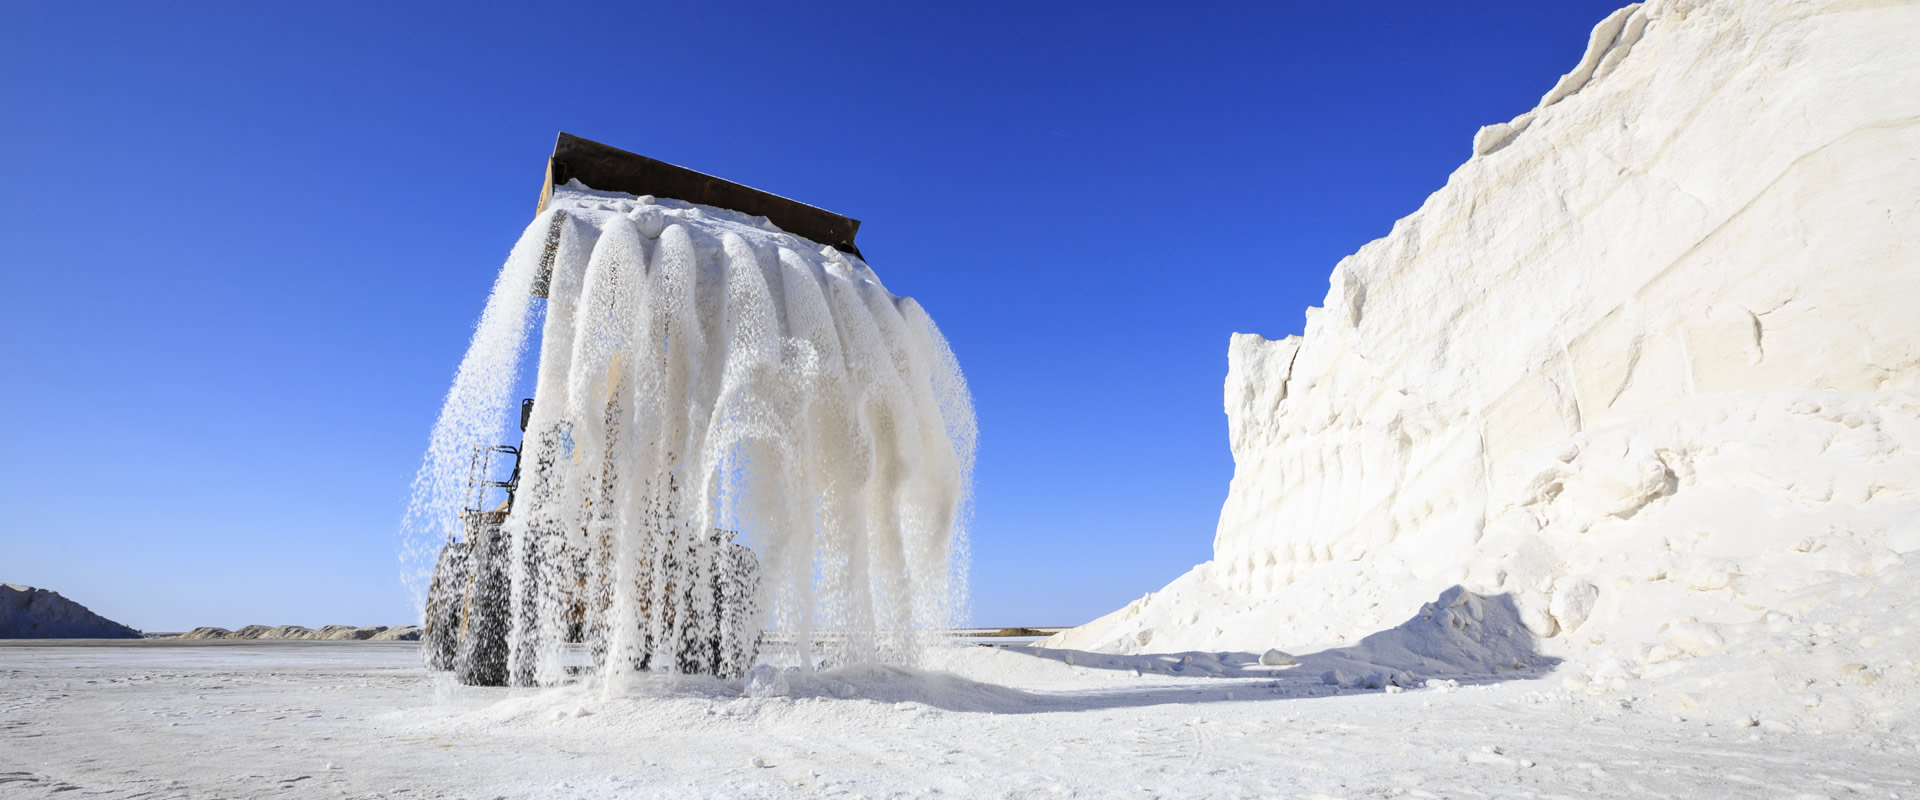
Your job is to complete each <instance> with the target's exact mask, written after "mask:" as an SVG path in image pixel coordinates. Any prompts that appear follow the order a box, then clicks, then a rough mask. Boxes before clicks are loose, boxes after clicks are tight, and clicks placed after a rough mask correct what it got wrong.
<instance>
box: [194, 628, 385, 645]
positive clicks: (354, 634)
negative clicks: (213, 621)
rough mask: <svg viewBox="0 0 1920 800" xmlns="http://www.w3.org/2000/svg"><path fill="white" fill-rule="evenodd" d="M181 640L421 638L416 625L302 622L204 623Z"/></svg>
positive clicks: (334, 640) (339, 640) (383, 640)
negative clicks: (236, 626)
mask: <svg viewBox="0 0 1920 800" xmlns="http://www.w3.org/2000/svg"><path fill="white" fill-rule="evenodd" d="M177 638H181V639H246V640H253V639H267V640H291V641H333V642H343V641H366V642H411V641H416V640H418V639H419V638H420V627H419V626H417V625H396V626H393V627H388V626H386V625H368V626H363V627H356V626H353V625H323V626H321V627H319V628H308V627H304V626H301V625H272V626H270V625H248V626H246V627H243V628H240V629H239V630H231V631H230V630H227V629H226V628H215V627H210V626H203V627H199V628H194V629H193V630H190V631H187V632H186V633H183V634H180V636H179V637H177Z"/></svg>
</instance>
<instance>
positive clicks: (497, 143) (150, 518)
mask: <svg viewBox="0 0 1920 800" xmlns="http://www.w3.org/2000/svg"><path fill="white" fill-rule="evenodd" d="M1617 4H1618V3H1617V0H1603V1H1602V2H1587V1H1585V0H1580V1H1574V0H1551V2H1548V1H1546V0H1527V1H1526V2H1516V1H1514V0H1497V1H1496V0H1483V1H1482V2H1474V3H1466V2H1413V1H1412V0H1408V2H1398V3H1395V2H1353V3H1312V4H1306V3H1298V4H1296V3H1278V2H1268V3H1249V4H1243V5H1235V4H1231V3H1228V4H1220V3H1197V4H1168V3H1144V4H1137V5H1128V4H1123V3H1111V2H1101V3H1093V2H1088V3H1079V2H1059V3H1020V4H1015V3H964V4H962V3H951V4H939V3H873V4H868V5H865V6H861V5H853V4H835V3H826V4H821V3H782V4H767V5H765V6H758V7H756V6H754V5H746V4H740V5H736V4H722V3H645V4H622V3H599V4H594V3H585V4H580V3H576V4H568V5H565V6H552V7H541V6H538V5H536V4H532V3H523V2H522V3H510V4H509V3H493V4H487V3H481V4H472V3H462V4H455V3H425V2H421V3H380V4H375V3H324V4H323V3H304V4H293V3H245V4H242V3H233V4H226V5H219V4H200V3H196V4H177V3H140V4H104V3H88V2H78V3H8V4H5V7H4V8H3V9H0V154H3V155H0V269H4V271H5V272H4V274H5V283H6V286H7V291H8V292H9V294H10V296H11V297H12V298H13V300H12V301H11V302H9V303H7V304H6V305H7V307H6V309H5V311H4V313H0V341H3V342H4V348H5V349H4V352H5V362H4V363H5V369H4V373H0V374H4V376H5V377H6V381H5V385H4V386H5V388H4V391H0V419H4V420H5V422H6V429H7V432H8V435H7V436H6V446H5V451H4V454H3V455H0V493H3V494H0V501H4V510H3V513H0V582H12V583H28V584H33V585H38V586H44V587H49V588H53V589H56V590H59V591H61V592H62V593H64V594H66V595H67V596H69V597H72V598H74V599H76V600H78V601H80V602H82V603H85V604H87V605H89V606H91V607H92V608H94V609H95V610H97V611H100V612H101V613H104V614H106V615H108V616H110V617H113V618H116V619H119V620H121V621H124V622H126V623H128V624H131V625H134V626H136V627H141V628H145V629H148V630H181V629H185V628H188V627H192V626H195V625H222V626H227V627H235V626H238V625H242V624H248V623H264V624H290V623H291V624H304V625H320V624H325V623H351V624H393V623H397V622H402V621H407V620H408V617H409V616H410V614H411V606H410V603H409V602H408V600H407V599H406V596H405V594H404V593H403V591H402V589H401V586H400V581H399V577H398V574H399V557H398V548H399V541H398V535H397V533H396V531H397V528H398V523H399V520H400V517H401V514H402V512H403V510H404V508H405V504H406V500H407V493H408V484H409V481H410V480H411V478H412V476H413V473H414V470H415V469H416V468H417V467H418V465H419V461H420V455H421V452H422V449H423V448H424V446H425V444H426V437H427V430H428V427H429V425H431V424H432V422H433V418H434V415H435V413H436V411H437V410H438V408H439V404H440V401H441V398H442V396H443V394H444V392H445V391H446V387H447V385H448V382H449V380H450V378H451V376H452V373H453V369H454V367H455V366H456V365H457V363H458V361H459V358H460V355H461V353H462V352H463V351H464V349H465V347H466V342H467V337H468V335H469V333H470V332H471V329H472V325H473V322H474V320H475V319H476V318H477V317H478V314H479V311H480V306H481V303H482V300H483V299H484V297H485V295H486V292H487V290H488V288H489V285H490V283H491V281H492V279H493V276H494V273H495V272H496V271H497V269H498V268H499V265H500V262H501V260H502V258H503V257H504V255H505V254H506V251H507V248H508V247H509V246H510V245H511V243H512V242H513V241H514V239H515V237H516V236H517V235H518V234H519V232H520V230H521V228H522V227H523V226H524V225H525V224H526V223H527V222H528V220H529V219H530V218H531V216H532V213H533V207H534V203H535V200H536V197H537V194H538V191H539V181H540V177H541V171H542V169H543V166H544V159H545V157H546V154H547V153H548V151H549V150H550V148H551V146H552V141H553V136H554V133H555V132H556V131H560V130H565V131H568V132H571V133H576V134H579V135H582V136H586V137H589V138H593V139H598V140H601V141H604V142H607V143H610V144H614V145H616V146H619V147H623V148H626V149H629V150H634V151H637V152H641V153H646V154H648V155H652V156H654V157H657V158H662V159H665V160H668V161H672V162H676V163H680V164H684V165H687V166H690V167H693V168H695V169H699V170H702V171H706V172H710V173H714V174H718V175H721V176H725V177H729V178H732V179H734V180H738V181H741V182H744V183H748V184H751V185H754V186H758V187H762V188H765V189H768V190H772V191H776V192H779V193H781V194H785V195H788V196H791V197H794V198H797V199H800V200H803V201H806V202H809V203H813V204H815V205H819V206H822V207H825V208H829V209H832V210H834V211H837V212H840V213H843V214H847V215H849V216H853V217H857V218H859V219H861V220H863V221H864V226H863V227H862V229H861V236H860V244H861V247H862V249H863V250H864V251H865V252H866V253H867V254H868V256H869V257H870V259H871V263H873V265H874V267H875V269H876V270H878V271H879V273H880V274H881V276H882V277H883V279H884V280H885V281H886V283H887V285H888V287H889V288H891V289H893V291H895V292H896V293H899V294H905V295H911V296H914V297H916V298H918V299H919V300H920V301H921V302H922V303H923V304H924V305H925V306H926V307H927V309H928V310H929V311H930V312H931V313H932V314H933V316H934V318H935V319H936V320H937V321H938V322H939V323H940V325H941V327H942V328H943V329H944V330H945V332H946V334H947V336H948V338H949V339H950V340H951V341H952V343H953V347H954V350H955V351H956V353H957V354H958V355H959V358H960V362H961V364H962V366H963V367H964V369H965V370H966V373H967V377H968V379H969V380H970V381H971V383H972V387H973V392H974V400H975V403H976V404H977V407H978V413H979V419H980V430H981V442H980V461H979V470H978V473H977V475H976V476H975V477H976V490H977V496H978V509H977V518H976V521H975V522H976V524H975V527H974V531H973V553H974V563H973V577H974V587H973V588H974V598H975V600H974V606H975V618H976V620H977V621H978V622H979V623H981V624H996V625H997V624H1008V625H1012V624H1024V625H1057V624H1073V623H1079V622H1083V621H1086V620H1088V619H1091V618H1092V617H1095V616H1098V615H1099V614H1102V613H1105V612H1107V611H1110V610H1112V609H1115V608H1117V607H1119V606H1121V605H1123V604H1125V603H1126V602H1128V601H1130V600H1132V599H1133V598H1135V597H1138V596H1139V595H1141V594H1142V593H1145V592H1147V591H1151V590H1154V589H1158V588H1159V587H1161V586H1162V585H1164V584H1165V583H1166V582H1167V581H1169V580H1171V579H1172V578H1174V577H1176V576H1178V575H1179V574H1180V573H1182V572H1184V571H1186V570H1187V569H1188V568H1189V567H1191V566H1192V565H1193V564H1195V563H1198V562H1200V561H1203V560H1205V559H1207V558H1208V557H1209V554H1210V552H1211V548H1212V541H1213V532H1214V524H1215V521H1216V517H1217V515H1218V513H1219V509H1220V503H1221V501H1222V500H1223V499H1224V498H1225V496H1226V490H1227V480H1228V478H1229V477H1230V476H1231V474H1232V469H1233V462H1232V456H1231V454H1230V453H1229V451H1228V449H1227V437H1226V419H1225V417H1224V416H1223V414H1222V411H1221V380H1222V378H1223V376H1224V375H1225V372H1226V347H1227V337H1228V334H1230V333H1232V332H1234V331H1251V332H1257V333H1260V334H1263V335H1266V336H1269V337H1278V336H1282V335H1286V334H1291V333H1297V332H1299V330H1300V327H1301V323H1302V316H1301V312H1302V310H1303V309H1304V308H1306V307H1307V306H1309V305H1317V304H1318V303H1319V302H1320V301H1321V300H1322V298H1324V296H1325V294H1326V286H1327V284H1326V278H1327V274H1328V272H1329V271H1330V270H1331V269H1332V267H1333V265H1334V263H1335V262H1336V261H1338V260H1339V258H1340V257H1342V256H1344V255H1346V254H1348V253H1351V252H1353V251H1354V250H1355V249H1357V248H1358V247H1359V246H1360V245H1362V244H1364V243H1366V242H1367V241H1368V240H1371V239H1374V238H1377V237H1379V236H1381V235H1383V234H1385V233H1386V232H1387V230H1388V228H1389V227H1390V226H1391V225H1392V223H1393V221H1394V220H1395V219H1397V218H1399V217H1401V216H1403V215H1405V214H1407V213H1408V212H1410V211H1412V210H1414V209H1415V208H1416V207H1418V206H1419V204H1420V202H1421V201H1422V200H1423V199H1424V198H1425V197H1426V195H1427V194H1428V193H1430V192H1432V191H1433V190H1434V189H1437V188H1439V187H1440V185H1441V184H1442V183H1444V182H1445V180H1446V177H1447V175H1448V173H1450V172H1451V171H1452V170H1453V169H1454V168H1455V167H1456V166H1458V165H1459V164H1460V163H1461V162H1462V161H1464V160H1465V159H1466V157H1467V155H1468V152H1469V144H1470V142H1471V139H1472V136H1473V133H1474V131H1475V130H1476V129H1477V128H1478V127H1479V126H1480V125H1484V124H1487V123H1491V122H1498V121H1504V120H1506V119H1509V118H1511V117H1513V116H1514V115H1516V114H1519V113H1521V112H1523V111H1525V110H1527V109H1529V108H1531V107H1532V106H1533V104H1534V103H1535V102H1536V101H1537V100H1538V99H1539V96H1540V95H1541V94H1543V93H1544V92H1545V91H1546V90H1547V89H1548V88H1550V87H1551V86H1552V85H1553V83H1554V81H1555V80H1556V79H1557V78H1558V77H1559V75H1560V73H1562V72H1564V71H1566V70H1567V69H1570V68H1571V67H1572V66H1573V65H1574V63H1575V62H1576V61H1577V60H1578V58H1579V56H1580V53H1581V50H1582V48H1583V47H1584V46H1585V42H1586V36H1587V32H1588V30H1589V29H1591V27H1592V26H1593V24H1594V23H1596V22H1598V21H1599V20H1600V19H1601V18H1602V17H1604V16H1605V15H1606V14H1607V13H1608V12H1609V11H1610V10H1612V8H1614V7H1615V6H1616V5H1617Z"/></svg>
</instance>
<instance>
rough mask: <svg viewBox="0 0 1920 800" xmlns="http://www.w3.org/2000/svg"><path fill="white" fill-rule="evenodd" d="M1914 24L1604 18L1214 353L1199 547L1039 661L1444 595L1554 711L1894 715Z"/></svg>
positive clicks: (1891, 722) (1767, 718)
mask: <svg viewBox="0 0 1920 800" xmlns="http://www.w3.org/2000/svg"><path fill="white" fill-rule="evenodd" d="M1917 36H1920V6H1914V5H1911V4H1909V5H1903V6H1889V7H1872V8H1869V7H1864V6H1859V5H1856V4H1846V3H1839V2H1825V1H1812V0H1809V1H1805V2H1779V3H1704V2H1696V1H1694V0H1655V1H1654V2H1649V3H1645V4H1637V5H1633V6H1629V7H1627V8H1625V9H1622V10H1621V11H1619V12H1617V13H1615V14H1613V15H1612V16H1610V17H1608V18H1607V20H1605V21H1604V22H1602V23H1601V24H1600V25H1599V26H1597V27H1596V28H1595V30H1594V35H1593V38H1592V44H1591V46H1590V47H1589V49H1588V51H1587V53H1586V54H1585V55H1584V56H1583V57H1582V59H1581V60H1580V62H1579V64H1578V65H1577V67H1576V68H1575V69H1574V70H1573V71H1572V72H1570V73H1568V75H1566V76H1565V77H1563V78H1562V79H1561V81H1560V82H1559V84H1558V85H1556V86H1555V87H1554V88H1553V89H1552V91H1550V92H1549V93H1548V94H1547V95H1546V96H1545V97H1543V98H1542V100H1541V102H1540V104H1539V105H1538V106H1537V107H1536V108H1534V109H1533V110H1532V111H1529V112H1527V113H1526V114H1523V115H1521V116H1520V117H1518V118H1516V119H1514V120H1512V121H1511V122H1507V123H1502V124H1499V125H1494V126H1489V127H1488V128H1486V129H1483V130H1482V131H1481V132H1480V133H1479V134H1478V135H1477V136H1476V137H1475V139H1474V147H1473V151H1474V156H1473V157H1472V158H1471V159H1470V160H1469V161H1468V162H1467V163H1466V164H1465V165H1463V166H1462V167H1460V168H1459V169H1458V170H1457V171H1456V172H1455V173H1454V174H1453V175H1452V177H1451V178H1450V179H1449V181H1448V183H1447V185H1446V186H1445V187H1444V188H1442V189H1441V190H1440V191H1438V192H1436V193H1435V194H1434V195H1433V196H1431V197H1429V198H1428V199H1427V201H1426V203H1425V204H1424V205H1422V207H1421V208H1420V209H1419V210H1418V211H1417V212H1415V213H1414V214H1412V215H1410V216H1408V217H1406V218H1404V219H1402V220H1400V221H1399V222H1398V223H1396V224H1395V225H1394V228H1393V230H1392V232H1391V233H1390V234H1389V235H1388V236H1387V237H1385V238H1383V239H1380V240H1377V241H1374V242H1372V243H1369V244H1368V245H1366V246H1365V247H1364V248H1362V249H1361V250H1360V252H1358V253H1356V254H1354V255H1352V256H1350V257H1348V258H1346V259H1344V260H1342V261H1341V262H1340V264H1339V265H1338V266H1336V267H1335V269H1334V271H1333V275H1332V278H1331V288H1330V290H1329V292H1328V295H1327V299H1326V304H1325V307H1323V308H1314V309H1309V310H1308V312H1307V323H1306V329H1305V330H1306V332H1305V334H1304V335H1303V336H1291V337H1287V338H1285V339H1283V340H1280V341H1268V340H1266V339H1263V338H1261V337H1258V336H1253V335H1246V334H1236V335H1235V336H1234V338H1233V341H1232V344H1231V346H1230V348H1229V352H1228V364H1229V367H1228V376H1227V383H1226V409H1227V416H1228V429H1229V433H1230V437H1231V441H1232V447H1233V453H1234V459H1235V465H1236V469H1235V474H1234V477H1233V482H1232V485H1231V487H1230V489H1229V493H1228V497H1227V501H1226V504H1225V506H1224V507H1223V508H1222V510H1221V517H1220V524H1219V529H1218V532H1217V534H1216V537H1215V540H1214V559H1213V560H1212V561H1210V562H1208V563H1205V564H1202V565H1200V566H1198V567H1195V568H1194V569H1193V570H1192V571H1191V572H1189V573H1187V574H1186V575H1184V576H1181V577H1180V578H1179V579H1177V580H1175V581H1174V582H1173V583H1172V584H1171V585H1169V586H1168V587H1167V588H1166V589H1164V590H1162V591H1160V592H1157V593H1154V594H1150V595H1148V596H1146V597H1144V598H1142V599H1140V600H1139V601H1136V602H1135V603H1133V604H1131V605H1129V606H1127V607H1126V608H1124V609H1121V610H1120V611H1117V612H1115V613H1113V614H1111V615H1108V616H1107V617H1104V618H1102V619H1100V620H1097V621H1095V622H1093V623H1091V624H1089V625H1087V626H1084V627H1082V628H1078V629H1075V630H1072V631H1067V632H1064V633H1062V634H1060V635H1058V636H1056V637H1054V639H1052V640H1050V642H1049V643H1050V644H1052V645H1054V646H1059V647H1072V648H1082V649H1092V650H1103V651H1109V652H1121V653H1132V652H1145V651H1149V650H1160V651H1164V650H1169V649H1173V650H1178V649H1196V650H1198V649H1224V648H1235V649H1244V650H1248V651H1252V652H1259V651H1261V650H1264V649H1265V648H1268V647H1280V648H1282V649H1284V650H1287V651H1289V652H1296V653H1297V652H1303V650H1304V649H1307V648H1308V646H1338V645H1343V644H1346V643H1348V642H1352V641H1355V640H1358V639H1360V638H1361V637H1363V636H1366V635H1367V634H1369V633H1373V632H1376V631H1382V630H1385V629H1388V628H1390V627H1392V626H1394V625H1396V624H1398V623H1399V622H1400V621H1401V620H1404V619H1405V618H1406V615H1407V614H1408V613H1409V612H1411V611H1412V610H1413V609H1416V608H1420V607H1421V606H1422V605H1423V604H1424V603H1428V602H1432V601H1433V600H1434V599H1435V598H1436V597H1439V596H1441V594H1442V593H1443V592H1446V591H1448V590H1449V589H1450V588H1451V587H1456V586H1457V587H1461V588H1462V589H1463V590H1465V591H1468V592H1471V593H1473V594H1475V595H1476V596H1482V597H1486V598H1505V599H1506V601H1509V602H1511V603H1512V607H1513V608H1514V610H1515V613H1516V614H1517V616H1518V619H1519V620H1520V622H1521V623H1522V626H1523V629H1522V630H1519V631H1515V632H1514V634H1513V635H1514V636H1517V637H1523V638H1526V639H1530V640H1535V641H1534V642H1533V644H1531V645H1529V646H1530V647H1532V648H1537V650H1538V651H1539V652H1540V653H1542V654H1545V655H1547V656H1550V657H1553V658H1561V659H1565V660H1566V663H1565V664H1563V665H1562V666H1561V667H1560V668H1559V669H1558V670H1557V673H1556V674H1555V679H1554V680H1552V681H1551V682H1550V683H1551V684H1552V686H1551V688H1552V689H1553V690H1554V691H1557V692H1561V693H1563V694H1564V695H1565V696H1567V697H1577V698H1585V697H1595V698H1599V699H1603V700H1605V699H1608V698H1611V700H1609V702H1612V701H1622V702H1628V703H1631V704H1634V705H1635V707H1637V708H1640V709H1642V710H1649V711H1654V712H1657V713H1662V714H1667V713H1672V714H1676V715H1681V716H1685V717H1688V718H1696V717H1697V718H1700V719H1704V720H1719V721H1729V722H1735V723H1739V724H1757V723H1759V722H1769V723H1771V724H1770V726H1771V727H1775V728H1777V727H1780V726H1786V727H1794V728H1801V729H1824V730H1835V729H1841V728H1851V727H1866V728H1895V729H1903V728H1904V727H1905V726H1910V725H1912V724H1913V723H1912V722H1909V721H1908V720H1912V719H1920V715H1916V714H1915V711H1917V710H1920V694H1916V693H1915V690H1914V688H1913V687H1914V685H1915V678H1916V675H1917V673H1916V670H1915V662H1916V660H1920V642H1917V641H1916V640H1915V639H1916V637H1914V636H1913V635H1912V631H1913V630H1914V628H1915V625H1916V623H1920V604H1916V603H1915V598H1916V594H1917V593H1920V582H1916V580H1915V577H1916V570H1920V556H1917V555H1916V552H1920V315H1916V314H1914V313H1913V310H1912V301H1911V298H1914V297H1920V206H1916V205H1915V203H1914V202H1913V199H1914V198H1915V197H1920V158H1917V157H1916V155H1920V49H1916V48H1914V47H1912V42H1913V41H1914V40H1915V39H1916V37H1917ZM1376 655H1377V656H1378V658H1379V661H1378V662H1377V663H1381V664H1383V665H1385V666H1388V667H1398V668H1405V669H1414V668H1416V666H1417V665H1416V664H1415V663H1414V660H1413V659H1407V658H1402V657H1399V656H1395V655H1394V654H1392V653H1378V654H1376ZM1455 666H1459V665H1455Z"/></svg>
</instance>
